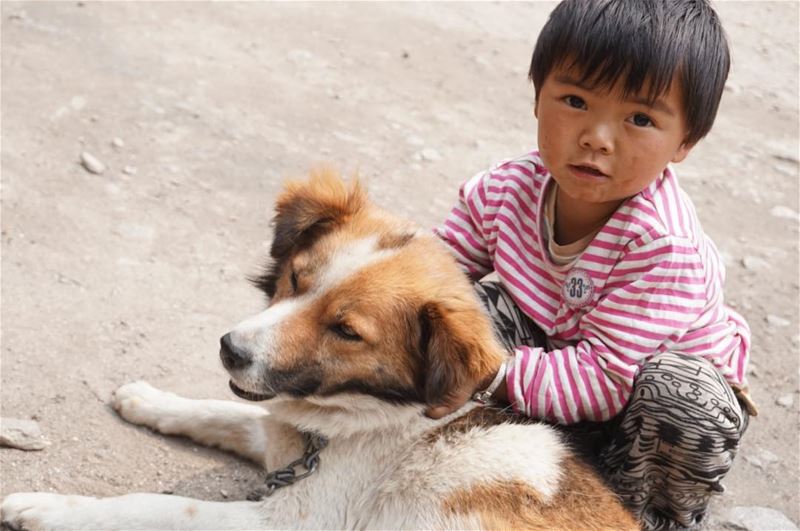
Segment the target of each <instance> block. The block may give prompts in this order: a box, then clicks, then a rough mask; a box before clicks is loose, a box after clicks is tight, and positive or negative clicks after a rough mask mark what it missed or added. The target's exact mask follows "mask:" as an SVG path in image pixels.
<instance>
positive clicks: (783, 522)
mask: <svg viewBox="0 0 800 531" xmlns="http://www.w3.org/2000/svg"><path fill="white" fill-rule="evenodd" d="M722 520H723V522H724V523H725V524H727V525H730V526H732V527H734V528H736V529H744V530H746V531H767V530H770V531H772V530H775V529H782V530H784V531H798V528H797V526H796V525H795V523H794V522H792V521H791V520H789V518H787V517H786V515H785V514H783V513H782V512H780V511H776V510H775V509H770V508H768V507H754V506H749V507H734V508H732V509H730V510H729V511H727V513H726V514H725V515H724V516H723V518H722Z"/></svg>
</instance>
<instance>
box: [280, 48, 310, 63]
mask: <svg viewBox="0 0 800 531" xmlns="http://www.w3.org/2000/svg"><path fill="white" fill-rule="evenodd" d="M286 57H287V58H288V59H289V60H290V61H292V62H293V63H298V62H304V61H308V60H309V59H313V57H314V55H313V54H312V53H311V52H309V51H308V50H289V53H287V54H286Z"/></svg>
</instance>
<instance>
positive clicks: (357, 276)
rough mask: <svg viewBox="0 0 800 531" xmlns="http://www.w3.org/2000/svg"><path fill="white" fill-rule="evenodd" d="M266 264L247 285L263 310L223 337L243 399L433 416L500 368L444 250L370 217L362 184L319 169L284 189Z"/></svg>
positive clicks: (408, 229) (373, 213) (388, 220)
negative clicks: (399, 409)
mask: <svg viewBox="0 0 800 531" xmlns="http://www.w3.org/2000/svg"><path fill="white" fill-rule="evenodd" d="M271 259H272V262H271V264H270V265H269V267H268V268H267V269H266V270H265V272H264V274H263V275H262V276H260V277H258V278H256V279H254V281H255V284H256V285H257V286H258V287H259V288H261V289H262V290H263V291H264V292H265V293H266V295H267V296H268V298H269V306H268V308H267V309H266V310H265V311H264V312H262V313H260V314H257V315H255V316H253V317H251V318H249V319H247V320H245V321H244V322H242V323H241V324H239V325H238V326H236V327H235V328H234V329H233V330H232V331H231V332H230V333H228V334H226V335H225V336H223V338H222V340H221V345H222V348H221V351H220V356H221V358H222V362H223V364H224V365H225V368H226V369H227V370H228V372H229V373H230V376H231V389H232V390H233V391H234V392H235V393H236V394H237V395H239V396H240V397H243V398H246V399H250V400H266V399H270V398H273V397H275V396H279V397H281V398H283V399H289V400H306V401H311V402H312V403H314V404H317V405H332V406H334V405H335V406H336V407H338V408H341V407H347V406H342V404H343V403H344V402H342V400H341V397H343V396H347V397H349V398H350V399H351V400H350V401H349V402H346V403H347V404H353V403H357V402H358V401H359V400H363V401H373V402H374V401H375V400H378V401H381V402H382V403H391V404H397V405H408V404H423V405H424V407H425V410H426V412H427V413H428V414H429V415H430V416H434V417H438V416H442V415H444V414H447V413H449V412H451V411H453V410H455V409H457V408H458V407H460V406H461V405H462V404H463V403H464V402H465V401H466V399H467V398H468V397H469V396H470V394H471V392H472V391H473V390H474V389H475V388H476V386H478V385H479V383H480V382H481V381H483V380H485V379H486V377H487V376H488V375H491V374H492V373H493V371H496V370H497V367H498V366H499V365H500V363H501V359H502V350H501V348H500V347H499V345H498V344H497V342H496V340H495V339H494V336H493V333H492V330H491V325H490V324H489V322H488V319H487V318H486V316H485V315H484V313H483V310H482V309H481V307H480V304H479V302H478V300H477V299H476V297H475V295H474V294H473V291H472V287H471V285H470V283H469V281H468V280H467V278H466V277H465V275H464V274H463V273H462V272H461V270H460V269H459V268H458V266H457V265H456V263H455V261H454V260H453V258H452V257H451V256H450V254H449V253H448V251H447V250H446V249H445V247H444V246H443V245H442V244H441V243H440V242H438V241H437V240H436V239H435V237H433V235H430V234H427V233H424V232H420V231H417V230H416V229H415V228H413V227H412V226H411V225H409V224H408V223H406V222H403V221H400V220H397V219H395V218H392V217H390V216H389V215H387V214H386V213H384V212H382V211H380V210H379V209H377V208H376V207H375V206H373V205H372V204H371V203H370V202H369V201H368V200H367V198H366V195H365V193H364V192H363V190H362V189H361V188H360V186H359V185H358V183H352V184H346V183H345V182H343V181H342V180H341V179H339V178H338V177H337V176H335V175H333V174H332V173H330V172H323V173H318V174H316V175H313V176H312V178H311V179H310V180H308V181H305V182H294V183H290V184H288V185H287V186H286V189H285V191H284V192H283V194H282V195H281V196H280V197H279V199H278V202H277V205H276V216H275V234H274V239H273V242H272V248H271ZM354 396H355V397H356V399H357V400H355V401H354V400H352V398H353V397H354ZM337 399H338V400H337Z"/></svg>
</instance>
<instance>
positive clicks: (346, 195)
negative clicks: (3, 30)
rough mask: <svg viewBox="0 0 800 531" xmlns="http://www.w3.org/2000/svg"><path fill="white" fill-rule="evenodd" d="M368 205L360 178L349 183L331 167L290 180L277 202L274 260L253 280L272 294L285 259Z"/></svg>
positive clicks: (272, 250)
mask: <svg viewBox="0 0 800 531" xmlns="http://www.w3.org/2000/svg"><path fill="white" fill-rule="evenodd" d="M365 205H366V194H365V193H364V191H363V189H362V188H361V186H360V185H359V183H358V181H357V180H355V179H354V180H353V181H352V182H351V183H350V184H348V183H346V182H345V181H343V180H342V179H341V177H339V176H338V175H337V174H336V173H335V172H333V171H331V170H320V171H316V172H313V173H312V174H311V177H310V178H309V179H308V180H306V181H290V182H287V183H286V185H285V187H284V191H283V192H282V193H281V195H280V196H279V197H278V200H277V202H276V204H275V218H274V219H273V226H274V227H275V230H274V235H273V239H272V247H271V248H270V256H271V257H272V259H273V263H272V265H271V266H270V268H269V269H268V270H267V271H266V272H265V273H264V274H263V275H261V276H260V277H257V278H255V279H253V281H254V283H255V284H256V285H257V286H258V287H259V288H261V289H262V290H263V291H264V292H265V293H266V294H267V295H268V296H269V297H272V296H273V295H274V294H275V284H276V282H277V279H278V276H279V275H280V272H281V270H282V267H283V264H284V262H285V261H286V259H287V258H288V257H289V256H291V255H292V254H293V253H294V252H297V251H298V250H301V249H304V248H307V247H309V246H310V245H311V244H313V243H314V241H316V239H317V238H319V237H320V236H322V235H323V234H325V233H327V232H329V231H330V230H332V229H333V228H335V227H336V226H339V225H341V224H342V223H345V222H346V221H347V220H348V219H350V218H351V217H352V216H353V215H354V214H356V213H357V212H359V211H360V210H361V209H362V208H364V206H365Z"/></svg>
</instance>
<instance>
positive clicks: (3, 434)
mask: <svg viewBox="0 0 800 531" xmlns="http://www.w3.org/2000/svg"><path fill="white" fill-rule="evenodd" d="M0 446H5V447H7V448H17V449H18V450H43V449H45V448H47V447H48V446H50V441H48V440H47V439H45V438H44V437H43V436H42V430H40V429H39V424H38V423H37V422H36V421H33V420H23V419H13V418H3V419H0Z"/></svg>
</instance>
